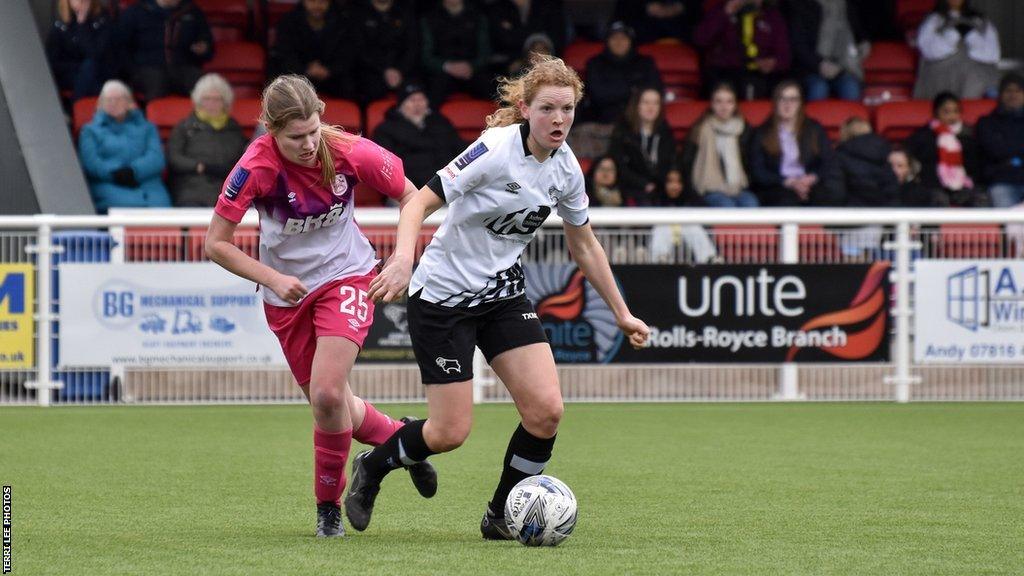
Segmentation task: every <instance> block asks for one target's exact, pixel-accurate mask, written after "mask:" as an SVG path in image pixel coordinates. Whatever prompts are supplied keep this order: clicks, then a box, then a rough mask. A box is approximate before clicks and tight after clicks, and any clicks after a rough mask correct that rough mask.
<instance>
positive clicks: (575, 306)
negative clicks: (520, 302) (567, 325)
mask: <svg viewBox="0 0 1024 576" xmlns="http://www.w3.org/2000/svg"><path fill="white" fill-rule="evenodd" d="M583 280H584V278H583V272H581V271H579V270H577V271H576V272H575V273H573V275H572V278H570V279H569V283H568V284H566V286H565V288H564V289H563V290H562V292H561V293H560V294H552V295H551V296H548V297H547V298H545V299H543V300H541V302H540V304H539V305H537V315H538V316H553V317H555V318H558V319H559V320H571V319H573V318H576V317H577V316H579V315H580V313H581V312H583V302H584V298H583Z"/></svg>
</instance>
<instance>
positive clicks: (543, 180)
mask: <svg viewBox="0 0 1024 576" xmlns="http://www.w3.org/2000/svg"><path fill="white" fill-rule="evenodd" d="M528 134H529V126H528V125H527V124H513V125H511V126H505V127H503V128H491V129H489V130H487V131H485V132H484V133H483V134H482V135H481V136H480V138H478V139H477V141H476V142H474V143H473V144H471V145H470V146H469V148H467V149H466V151H465V152H464V153H463V154H462V155H461V156H459V157H458V158H456V159H455V160H453V161H452V162H451V163H450V164H448V165H447V166H445V167H444V168H442V169H441V170H438V171H437V177H436V178H434V179H433V180H431V182H430V184H428V186H430V187H431V188H432V189H433V190H434V192H435V193H437V194H438V195H439V196H441V197H442V199H443V200H444V201H445V202H446V203H447V204H448V214H447V216H446V217H445V219H444V223H442V224H441V227H440V228H439V229H438V231H437V232H436V233H435V234H434V238H433V240H431V242H430V244H429V245H428V246H427V248H426V250H425V251H424V253H423V257H422V258H420V264H419V267H417V268H416V272H415V273H414V274H413V276H412V281H411V282H410V284H409V293H410V294H415V293H416V292H420V291H421V290H422V292H420V295H419V297H420V298H421V299H422V300H425V301H427V302H431V303H434V304H440V305H442V306H449V307H460V308H465V307H470V306H476V305H478V304H482V303H484V302H494V301H497V300H504V299H507V298H513V297H516V296H519V295H520V294H523V293H525V291H526V282H525V278H524V276H523V268H522V266H521V265H520V263H519V257H520V255H522V253H523V250H524V249H525V248H526V245H527V244H529V243H530V241H531V240H533V237H534V236H535V235H536V232H537V228H539V227H540V225H541V224H542V223H543V222H544V220H546V219H547V217H548V216H549V215H550V214H551V210H552V208H554V209H556V210H557V211H558V215H559V216H560V217H561V218H562V219H563V220H564V221H565V222H567V223H569V224H571V225H573V226H582V225H584V224H586V223H587V220H588V214H587V206H588V200H587V194H586V190H585V188H584V183H583V171H582V170H581V169H580V164H579V162H578V161H577V160H576V156H575V155H574V154H573V153H572V150H570V149H569V146H568V145H566V144H563V145H562V146H560V147H559V148H558V149H557V150H555V152H554V154H553V155H552V156H551V157H550V158H548V159H547V160H545V161H543V162H539V161H538V160H537V159H536V158H535V157H533V156H532V155H531V154H530V150H529V148H527V146H526V137H527V135H528Z"/></svg>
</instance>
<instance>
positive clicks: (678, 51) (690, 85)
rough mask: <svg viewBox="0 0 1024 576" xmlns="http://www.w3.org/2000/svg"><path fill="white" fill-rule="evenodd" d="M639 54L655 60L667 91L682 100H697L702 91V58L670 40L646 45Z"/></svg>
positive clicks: (680, 43)
mask: <svg viewBox="0 0 1024 576" xmlns="http://www.w3.org/2000/svg"><path fill="white" fill-rule="evenodd" d="M637 52H639V53H640V54H643V55H645V56H650V57H651V58H653V59H654V65H655V66H656V67H657V68H658V72H659V73H660V74H661V81H662V82H663V83H664V84H665V91H666V92H668V93H672V94H675V95H676V97H681V98H696V97H697V93H698V91H699V90H700V57H699V56H698V55H697V52H696V50H694V49H693V48H691V47H689V46H687V45H686V44H683V43H682V42H678V41H674V40H668V41H665V40H663V41H660V42H655V43H653V44H644V45H643V46H640V47H638V48H637Z"/></svg>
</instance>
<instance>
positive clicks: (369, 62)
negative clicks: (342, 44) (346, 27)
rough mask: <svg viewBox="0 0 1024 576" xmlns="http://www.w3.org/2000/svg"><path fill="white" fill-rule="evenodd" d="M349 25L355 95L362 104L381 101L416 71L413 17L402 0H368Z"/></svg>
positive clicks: (414, 20)
mask: <svg viewBox="0 0 1024 576" xmlns="http://www.w3.org/2000/svg"><path fill="white" fill-rule="evenodd" d="M353 22H354V25H355V30H354V32H353V35H354V37H355V41H354V42H353V45H355V46H358V47H359V49H358V50H357V51H356V79H357V80H358V83H357V86H358V96H359V98H360V100H362V101H363V102H370V101H373V100H377V99H379V98H383V97H385V96H387V95H388V93H390V92H394V91H395V90H397V89H398V88H399V87H401V86H402V84H403V83H404V82H408V81H411V80H412V76H413V75H414V74H415V72H416V65H417V55H416V27H417V24H416V18H415V16H414V14H413V12H412V10H411V9H410V7H409V6H407V5H406V3H404V2H403V1H402V0H371V1H370V2H369V4H368V5H366V6H363V7H362V8H361V9H359V10H357V11H356V13H355V15H354V17H353Z"/></svg>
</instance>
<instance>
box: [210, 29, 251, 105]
mask: <svg viewBox="0 0 1024 576" xmlns="http://www.w3.org/2000/svg"><path fill="white" fill-rule="evenodd" d="M203 69H204V70H205V71H206V72H216V73H218V74H220V75H221V76H223V77H224V78H225V79H226V80H227V81H228V82H229V83H231V87H232V88H234V89H235V91H236V92H239V91H241V90H242V89H243V88H245V89H247V90H253V89H255V90H261V89H262V88H263V84H264V82H265V80H266V55H265V54H264V52H263V47H262V46H260V45H259V44H256V43H254V42H225V43H223V44H218V45H217V47H216V50H215V51H214V53H213V59H212V60H210V61H209V62H207V63H206V65H205V66H204V67H203ZM249 95H251V92H248V93H246V96H249Z"/></svg>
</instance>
